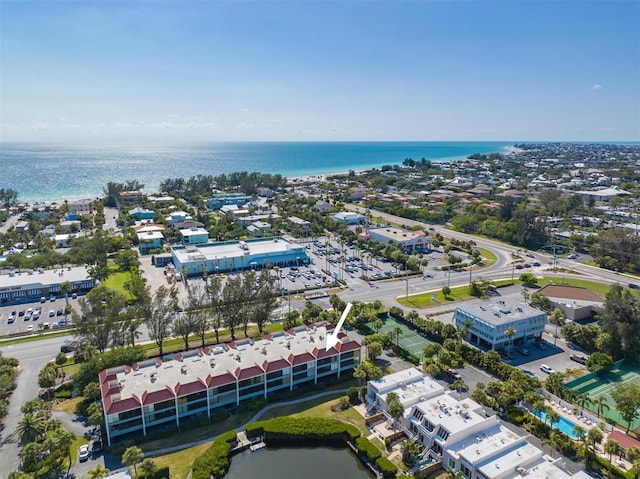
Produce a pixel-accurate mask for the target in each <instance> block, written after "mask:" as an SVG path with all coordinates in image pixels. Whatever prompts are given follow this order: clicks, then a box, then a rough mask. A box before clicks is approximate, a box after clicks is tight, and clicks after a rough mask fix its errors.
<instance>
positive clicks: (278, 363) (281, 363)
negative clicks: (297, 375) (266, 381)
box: [262, 358, 291, 373]
mask: <svg viewBox="0 0 640 479" xmlns="http://www.w3.org/2000/svg"><path fill="white" fill-rule="evenodd" d="M265 363H267V364H266V365H265V364H263V365H262V367H263V368H264V369H265V370H266V371H267V372H268V373H270V372H273V371H280V370H281V369H285V368H288V367H289V366H291V364H289V362H288V361H287V360H286V359H283V358H280V359H276V360H275V361H265Z"/></svg>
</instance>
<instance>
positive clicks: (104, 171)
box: [0, 141, 635, 202]
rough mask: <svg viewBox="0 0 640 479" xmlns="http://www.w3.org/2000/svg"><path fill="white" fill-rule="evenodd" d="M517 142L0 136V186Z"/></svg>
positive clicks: (75, 185) (493, 149)
mask: <svg viewBox="0 0 640 479" xmlns="http://www.w3.org/2000/svg"><path fill="white" fill-rule="evenodd" d="M520 143H527V142H520ZM520 143H518V142H512V141H477V142H474V141H375V142H371V141H326V142H322V141H321V142H318V141H295V142H291V141H277V142H275V141H274V142H195V143H191V144H188V145H187V144H183V145H177V144H171V145H157V144H155V145H146V146H145V145H113V144H109V145H82V144H77V145H68V144H63V143H45V142H39V143H33V142H2V143H0V169H1V170H2V171H3V175H2V178H0V188H13V189H15V190H17V191H18V194H19V199H20V200H21V201H25V202H42V201H44V202H52V201H56V202H57V201H61V200H64V199H77V198H96V197H100V196H101V195H102V194H103V189H104V187H105V186H106V185H107V183H109V182H125V181H127V180H137V181H139V182H140V183H142V184H144V190H145V191H157V190H158V189H159V186H160V184H161V183H162V182H163V181H164V180H166V179H168V178H184V179H185V180H186V179H189V178H191V177H194V176H198V175H211V176H217V175H220V174H223V173H226V174H229V173H232V172H241V171H248V172H260V173H270V174H280V175H282V176H285V177H288V178H295V177H305V176H317V175H335V174H341V173H342V174H344V173H346V172H349V171H351V170H353V171H363V170H371V169H373V168H381V167H382V166H384V165H400V164H402V162H403V161H404V159H406V158H413V159H421V158H426V159H428V160H430V161H432V162H450V161H454V160H462V159H465V158H467V157H468V156H469V155H472V154H489V153H507V152H509V151H510V150H512V148H513V147H514V146H515V145H517V144H520ZM600 144H611V143H600ZM634 144H635V143H630V142H626V143H620V144H619V145H634Z"/></svg>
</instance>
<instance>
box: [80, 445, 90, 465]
mask: <svg viewBox="0 0 640 479" xmlns="http://www.w3.org/2000/svg"><path fill="white" fill-rule="evenodd" d="M89 454H90V453H89V445H88V444H83V445H82V446H80V447H79V448H78V460H79V461H80V462H84V461H86V460H87V459H89Z"/></svg>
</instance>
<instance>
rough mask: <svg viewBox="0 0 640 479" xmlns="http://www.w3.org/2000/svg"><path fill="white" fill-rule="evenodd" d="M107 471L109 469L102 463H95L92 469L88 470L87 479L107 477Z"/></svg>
mask: <svg viewBox="0 0 640 479" xmlns="http://www.w3.org/2000/svg"><path fill="white" fill-rule="evenodd" d="M109 472H110V471H109V469H107V468H106V467H104V466H103V465H102V464H97V465H96V467H95V468H94V469H90V470H89V478H88V479H102V478H103V477H107V474H109Z"/></svg>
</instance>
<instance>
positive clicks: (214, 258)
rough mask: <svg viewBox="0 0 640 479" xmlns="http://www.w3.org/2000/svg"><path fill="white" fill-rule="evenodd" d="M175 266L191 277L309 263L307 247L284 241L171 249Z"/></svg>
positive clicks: (214, 244) (212, 244)
mask: <svg viewBox="0 0 640 479" xmlns="http://www.w3.org/2000/svg"><path fill="white" fill-rule="evenodd" d="M171 254H172V255H173V265H174V266H175V267H176V270H177V271H184V268H186V271H187V274H188V275H197V274H202V273H203V272H205V271H207V272H209V273H223V272H227V271H241V270H246V269H260V268H262V267H264V266H265V265H267V264H269V265H271V266H298V265H302V264H306V263H308V262H309V256H308V255H307V253H306V251H305V249H304V246H301V245H298V244H295V243H292V242H291V241H288V240H286V239H284V238H281V237H274V238H264V239H262V238H261V239H253V240H247V241H224V242H215V243H206V244H201V245H191V246H174V247H172V248H171Z"/></svg>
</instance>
